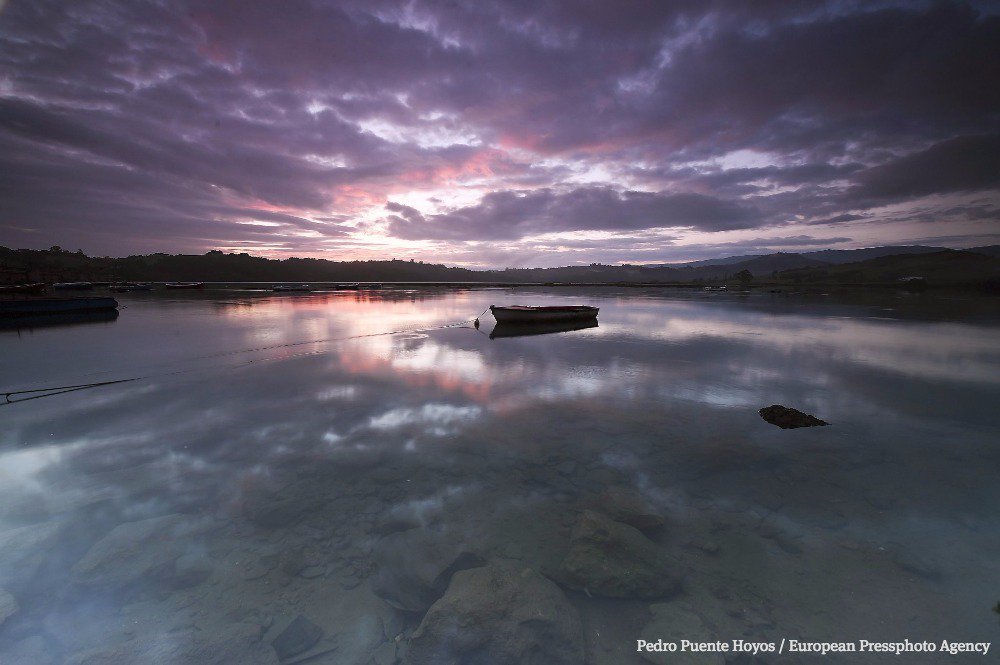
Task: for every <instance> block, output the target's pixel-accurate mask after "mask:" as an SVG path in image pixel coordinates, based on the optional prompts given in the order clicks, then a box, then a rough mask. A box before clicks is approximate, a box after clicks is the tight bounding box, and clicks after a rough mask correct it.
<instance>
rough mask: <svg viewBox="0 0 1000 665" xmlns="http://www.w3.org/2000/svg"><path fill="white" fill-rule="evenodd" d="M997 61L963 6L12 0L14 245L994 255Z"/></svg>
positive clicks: (10, 225)
mask: <svg viewBox="0 0 1000 665" xmlns="http://www.w3.org/2000/svg"><path fill="white" fill-rule="evenodd" d="M998 63H1000V17H998V16H997V12H996V10H995V8H992V7H989V6H985V5H973V4H965V3H949V4H934V5H931V6H926V5H925V4H924V3H921V2H912V3H911V2H905V1H898V2H890V1H888V0H887V1H886V2H880V3H875V4H864V5H858V4H850V3H848V4H844V3H837V2H820V1H819V0H805V1H802V2H778V1H767V2H758V3H741V2H734V1H730V0H722V1H720V2H714V3H707V4H706V3H702V2H694V1H693V0H692V1H687V0H682V1H681V2H670V3H649V2H625V3H621V2H616V3H610V2H608V3H602V2H597V3H584V4H581V3H577V2H569V1H557V0H553V1H546V2H540V3H538V2H530V3H529V2H504V3H461V4H457V5H455V4H442V3H439V2H435V1H431V0H413V1H410V0H407V1H406V2H403V1H402V0H399V1H397V0H370V1H369V0H366V1H364V2H362V1H361V0H341V1H329V2H318V1H317V2H313V1H308V0H289V1H288V2H283V3H281V6H280V8H276V7H274V6H271V5H268V4H266V3H241V2H232V1H228V0H197V1H195V0H191V1H184V0H167V1H164V2H154V1H152V0H148V1H147V0H136V1H135V2H130V3H115V2H110V1H105V0H81V1H75V2H68V1H59V0H39V1H37V2H11V3H7V4H6V5H5V7H4V8H3V10H2V11H0V193H2V196H0V244H4V245H10V246H18V247H21V246H24V247H44V246H48V245H52V244H60V245H63V246H71V247H77V246H79V247H82V248H84V249H85V250H87V251H90V252H95V253H101V254H121V253H134V252H147V251H192V252H194V251H205V250H208V249H213V248H217V247H225V248H230V247H241V246H242V247H255V248H258V249H259V250H260V251H262V252H267V253H272V254H275V255H294V254H308V255H316V256H327V257H330V258H346V257H348V256H350V257H354V256H359V255H365V256H384V255H385V254H386V252H389V253H390V254H396V255H402V254H405V252H407V251H410V250H408V249H407V242H410V241H414V240H420V241H424V244H423V245H422V248H421V249H420V251H421V252H423V254H422V256H421V257H422V258H425V259H433V260H443V261H448V262H464V263H479V264H482V263H484V262H485V261H487V260H490V259H491V257H495V258H497V259H499V258H503V257H501V256H500V255H499V254H496V252H495V251H493V250H490V249H489V248H488V244H489V242H490V241H496V240H504V241H506V242H507V243H509V244H510V248H509V250H507V251H508V254H505V255H504V256H505V257H512V256H521V257H530V258H531V259H532V260H537V261H539V262H540V263H541V262H549V261H550V260H552V261H554V260H557V259H558V260H562V259H564V258H565V256H564V255H562V254H560V252H561V251H562V250H560V249H559V248H560V247H562V248H566V247H570V246H571V245H572V243H576V242H585V243H588V244H587V247H586V253H587V256H586V257H583V258H584V259H585V260H586V261H588V262H589V261H608V260H612V259H613V260H623V261H627V260H636V261H639V260H646V257H648V256H652V255H654V254H655V255H657V256H658V257H659V256H660V255H662V254H663V253H664V252H667V253H668V254H669V253H670V252H673V251H676V252H680V251H681V250H679V249H678V248H679V247H683V246H686V247H693V246H699V247H703V248H706V249H705V251H710V249H708V248H713V247H717V248H718V251H727V250H725V249H724V248H725V247H730V249H732V248H733V247H736V246H744V245H745V246H746V247H779V246H782V245H781V244H780V243H781V241H782V239H783V238H784V239H788V238H796V237H800V236H808V237H809V238H812V237H813V236H812V235H811V234H807V233H806V232H805V231H804V229H806V228H808V229H811V230H813V231H817V230H818V229H821V228H822V227H824V226H829V227H831V229H832V228H835V227H837V226H838V225H839V226H843V225H850V227H851V228H852V232H851V236H852V237H854V238H855V239H854V240H851V241H850V242H854V243H868V244H871V243H875V242H884V243H891V244H899V243H901V242H907V241H912V240H915V239H916V238H917V237H931V236H940V237H949V238H952V237H957V238H961V237H968V238H970V239H971V238H982V237H988V236H989V234H990V233H991V232H993V230H995V224H996V220H997V219H998V211H1000V193H998V190H1000V179H998V178H997V173H1000V164H998V162H997V155H998V154H1000V150H998V147H1000V145H998V139H997V135H996V119H997V117H998V115H1000V64H998ZM400 201H405V202H406V203H405V205H404V204H403V203H400ZM970 211H974V213H973V212H970ZM914 220H919V221H920V223H921V224H922V225H923V227H927V226H933V225H948V230H947V232H945V231H944V230H941V231H940V232H937V231H928V230H926V228H922V229H921V231H919V232H916V231H913V230H912V225H911V226H908V224H912V222H913V221H914ZM853 229H865V231H864V232H858V233H855V232H854V231H853ZM580 232H591V235H592V236H593V235H594V233H593V232H600V234H598V235H601V234H603V236H602V237H603V239H600V240H581V238H580ZM817 233H818V231H817ZM832 234H833V231H832V230H831V231H830V232H829V235H828V236H823V235H822V233H818V234H817V236H816V239H817V242H819V243H820V244H822V243H823V242H826V243H828V244H837V243H844V242H848V241H845V240H844V236H843V234H839V235H836V236H834V235H832ZM907 234H909V235H907ZM963 234H964V235H963ZM539 237H542V238H544V239H545V242H544V243H542V242H541V241H540V240H539ZM595 237H596V236H595ZM674 241H676V244H674ZM734 243H735V244H734ZM741 243H742V244H741ZM956 244H959V245H960V244H962V243H961V242H958V241H956ZM386 247H390V248H391V249H388V250H387V249H386ZM541 248H544V250H543V249H541ZM414 251H416V250H414ZM580 251H583V250H580ZM428 252H429V253H428ZM540 252H542V253H540ZM544 252H549V254H548V255H546V254H544ZM677 255H678V256H680V254H679V253H678V254H677ZM546 256H548V257H549V258H546ZM477 257H478V258H477ZM573 260H580V257H579V256H576V257H573Z"/></svg>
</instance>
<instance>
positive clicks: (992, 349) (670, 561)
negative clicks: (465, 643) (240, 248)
mask: <svg viewBox="0 0 1000 665" xmlns="http://www.w3.org/2000/svg"><path fill="white" fill-rule="evenodd" d="M118 298H119V301H120V302H121V305H122V308H121V312H120V315H119V316H118V318H117V319H116V320H113V321H106V322H94V323H86V324H79V325H73V326H61V327H39V328H31V329H22V330H2V331H0V388H2V390H3V391H8V390H18V389H31V388H38V387H48V386H63V385H75V384H81V383H89V382H97V381H104V380H114V379H120V378H131V377H140V376H141V377H148V378H144V379H141V380H138V381H134V382H130V383H124V384H118V385H111V386H105V387H100V388H94V389H90V390H82V391H77V392H71V393H67V394H63V395H57V396H52V397H47V398H44V399H37V400H31V401H26V402H22V403H18V404H13V405H7V406H2V407H0V589H2V591H0V621H2V624H0V663H4V664H6V663H22V662H23V663H46V662H51V663H62V662H76V663H113V662H141V663H145V662H150V663H152V662H229V661H230V660H231V661H232V662H251V663H257V662H260V663H265V662H277V659H278V654H277V651H280V650H282V649H283V650H284V651H283V655H285V656H286V658H285V661H283V662H296V661H297V660H299V659H300V658H303V657H308V656H315V658H313V659H312V660H309V661H307V662H310V663H337V664H342V663H347V664H354V663H359V664H362V663H364V664H367V663H369V662H378V663H391V662H393V660H394V658H395V654H396V653H397V651H398V653H399V654H400V655H401V656H402V655H404V653H405V649H406V646H407V642H408V639H409V637H410V635H411V634H412V633H413V631H414V630H415V629H416V628H417V626H418V625H419V624H420V622H421V620H422V618H423V615H424V612H425V611H426V609H427V607H428V606H429V605H430V604H431V603H432V602H434V601H435V600H436V598H437V597H438V596H440V595H441V594H442V593H445V589H446V587H447V583H448V579H449V577H450V576H451V574H452V573H453V572H454V571H455V570H459V569H461V568H468V567H470V566H471V567H477V566H480V565H481V564H483V563H487V562H492V561H496V560H501V559H502V560H508V561H513V562H516V563H517V564H518V565H520V566H522V567H530V568H531V569H533V570H536V571H540V572H541V573H542V574H543V575H545V576H547V577H548V578H549V579H554V580H556V581H558V582H560V584H561V586H560V587H559V591H558V592H557V593H559V594H560V598H561V597H562V596H563V595H564V596H565V602H567V603H568V604H569V606H572V608H574V609H573V611H574V612H575V613H578V615H579V621H580V626H581V627H582V628H581V629H580V633H581V635H580V639H579V641H580V644H581V645H582V646H581V647H580V648H581V649H583V650H584V652H585V658H586V662H588V663H602V664H603V663H643V662H647V661H644V660H643V659H642V658H641V657H640V656H638V655H637V654H636V653H635V646H636V643H635V640H636V639H638V638H645V639H649V640H656V639H657V638H663V639H664V640H667V639H682V638H683V639H692V640H706V641H707V640H715V639H718V640H733V639H737V638H740V639H746V640H751V641H768V640H781V639H782V638H793V639H800V640H809V641H820V640H836V641H848V640H851V641H855V640H860V639H869V640H877V641H889V640H901V639H904V638H908V639H910V640H914V641H922V640H930V641H936V642H937V643H940V641H941V640H943V639H947V640H952V641H974V642H982V641H993V642H994V645H993V649H992V650H991V652H990V654H989V657H988V658H986V659H984V658H982V657H981V656H979V657H972V656H966V657H964V658H969V659H971V660H975V661H976V662H985V661H986V660H990V659H992V658H993V655H994V651H1000V644H997V642H1000V640H998V637H1000V616H998V615H997V614H996V613H994V612H993V611H992V608H993V606H994V605H995V604H996V603H997V602H998V601H1000V482H998V481H997V480H998V476H997V470H998V469H1000V436H998V435H1000V422H998V410H997V404H1000V343H998V340H1000V336H998V333H1000V317H998V308H997V305H996V303H997V301H996V300H995V299H984V298H977V297H975V296H942V295H935V294H902V293H899V294H897V293H878V294H870V295H855V296H851V297H849V298H848V297H843V296H836V295H830V296H820V295H813V296H807V295H789V294H763V293H754V294H751V295H749V296H737V295H734V294H716V293H704V292H694V291H692V292H684V291H671V290H654V289H650V290H643V289H612V288H608V289H590V290H584V289H572V290H571V289H561V290H560V289H535V288H518V289H514V290H512V289H476V290H457V289H423V290H421V289H416V290H402V289H400V290H390V289H386V290H383V291H373V292H345V293H336V294H334V293H315V294H283V295H280V296H276V295H273V294H270V293H266V292H251V291H214V290H208V291H206V292H204V293H194V294H190V295H189V294H181V295H178V294H176V293H156V292H154V293H150V294H141V293H140V294H126V295H123V296H118ZM491 303H496V304H567V303H586V304H591V305H596V306H599V307H600V308H601V313H600V318H599V321H600V325H599V326H597V327H594V328H588V329H582V330H575V331H570V332H562V333H555V334H547V335H535V336H518V337H499V336H496V337H494V338H491V337H490V332H491V330H492V328H493V325H492V324H493V321H492V319H491V318H490V317H489V315H487V316H486V317H484V318H483V325H482V327H481V328H480V329H479V330H476V329H474V328H473V327H472V326H471V325H469V324H466V325H465V326H463V327H451V328H441V329H432V328H436V327H438V326H445V325H448V324H456V323H459V322H461V321H463V320H469V319H471V318H472V317H474V316H476V315H477V314H478V313H480V312H482V311H483V310H484V309H485V308H486V307H487V306H488V305H490V304H491ZM388 331H413V332H397V333H396V334H381V333H385V332H388ZM249 349H254V350H252V351H251V350H249ZM770 404H784V405H786V406H792V407H796V408H798V409H801V410H802V411H805V412H807V413H811V414H814V415H816V416H818V417H820V418H822V419H824V420H826V421H828V422H830V423H831V426H829V427H814V428H803V429H796V430H781V429H779V428H777V427H774V426H772V425H770V424H768V423H766V422H764V421H763V420H762V419H761V418H760V416H759V415H758V413H757V411H758V409H760V408H761V407H763V406H767V405H770ZM609 492H611V495H612V496H619V497H620V496H628V497H630V500H631V501H632V502H633V503H635V502H641V503H642V504H644V506H645V509H646V510H647V512H648V513H650V514H652V515H659V516H662V518H663V522H664V523H663V524H662V526H656V525H653V526H652V527H651V528H644V535H642V536H641V537H642V538H643V539H646V538H648V540H649V541H652V542H650V543H648V545H649V546H650V547H655V548H658V549H657V552H659V554H657V556H660V555H661V554H662V557H663V558H659V559H657V561H659V562H661V563H662V562H666V565H665V566H664V570H663V576H664V578H667V577H669V578H671V579H676V580H677V582H678V586H677V587H676V588H675V589H674V590H673V591H671V592H669V593H666V592H665V593H663V594H661V595H662V597H634V596H635V594H633V597H625V598H608V597H604V595H605V594H602V593H601V592H600V590H598V592H596V593H595V592H593V591H592V590H591V589H590V588H589V587H585V588H582V587H580V586H579V585H577V586H574V585H573V584H570V583H567V582H565V579H564V575H563V573H560V570H561V568H560V567H561V566H564V565H565V563H564V562H565V559H566V557H567V556H568V554H567V553H568V551H569V550H570V549H571V548H572V543H573V539H574V534H575V533H578V529H579V528H580V527H579V524H580V520H581V519H582V518H581V516H582V515H586V514H589V513H585V511H588V510H595V511H597V512H601V511H605V512H608V511H609V509H610V508H609V504H608V501H609V499H608V496H609ZM623 519H624V518H623ZM619 523H620V522H619ZM619 523H616V524H619ZM615 528H617V527H615ZM628 528H629V529H631V527H628ZM629 533H633V532H631V531H630V532H629ZM634 534H638V531H636V532H634ZM629 537H630V538H632V536H629ZM635 537H636V538H638V537H640V536H639V535H635ZM644 542H645V541H644ZM643 547H645V545H643ZM457 575H460V574H456V579H457ZM545 584H549V583H548V582H545ZM595 588H596V587H595ZM449 593H450V592H449ZM559 602H563V601H562V600H559ZM435 607H437V606H435ZM299 615H301V616H303V617H304V618H305V620H306V621H307V622H308V623H307V624H303V623H301V622H300V623H299V624H298V627H299V628H301V626H302V625H306V626H307V627H308V629H307V630H304V631H302V630H299V631H298V632H299V633H302V634H299V635H297V634H292V633H295V630H290V631H289V630H286V629H287V628H288V627H289V624H290V623H292V621H293V620H294V619H296V617H298V616H299ZM490 616H494V615H490ZM494 618H495V617H494ZM491 620H492V619H491ZM313 626H318V627H319V629H321V630H322V634H321V636H320V637H319V638H318V640H317V639H314V638H315V637H316V633H315V629H314V628H313ZM289 635H291V636H290V637H289ZM280 636H284V637H283V639H282V640H279V641H278V646H277V647H276V646H273V643H275V640H276V639H278V638H279V637H280ZM293 638H294V639H293ZM455 640H456V642H455V645H456V646H455V648H456V649H458V648H459V646H458V641H459V640H461V636H460V635H458V634H456V637H455ZM289 645H291V646H289ZM439 646H440V645H439ZM296 649H298V651H297V652H296V651H295V650H296ZM293 652H294V653H293ZM219 654H223V655H221V656H220V655H219ZM410 657H411V658H412V657H413V656H412V654H411V656H410ZM213 658H214V660H213ZM442 658H444V657H442ZM711 658H712V656H711V655H710V656H709V659H707V660H704V661H697V662H723V661H722V660H719V659H718V658H716V659H715V660H712V659H711ZM886 658H887V657H885V656H883V657H882V658H881V659H875V660H873V662H876V661H877V662H882V661H883V660H885V659H886ZM888 658H889V659H890V660H891V658H892V657H891V656H890V657H888ZM905 658H907V662H939V661H940V659H941V658H942V656H941V655H940V654H936V655H931V656H925V657H924V658H925V660H921V657H920V656H906V657H905ZM780 660H781V659H780V658H776V657H773V656H767V657H765V658H764V659H763V660H762V661H754V660H752V659H748V658H746V657H743V659H742V660H740V659H733V657H732V656H730V662H772V661H780ZM813 660H816V661H817V662H819V661H820V659H819V658H817V657H814V658H813ZM957 660H958V661H962V660H963V657H962V656H959V657H958V658H957ZM803 661H807V662H811V661H809V659H808V658H802V657H798V658H792V659H791V660H788V661H787V662H803ZM441 662H447V660H445V659H443V660H442V661H441ZM539 662H541V661H539ZM550 662H555V661H553V660H552V659H550ZM654 662H665V661H656V660H654ZM691 662H695V661H691ZM822 662H865V659H864V658H858V657H856V656H855V657H853V658H852V657H845V658H844V659H843V660H840V661H839V660H838V658H837V657H836V656H829V657H827V658H826V659H822ZM949 662H950V661H949Z"/></svg>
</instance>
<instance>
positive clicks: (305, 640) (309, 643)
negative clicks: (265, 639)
mask: <svg viewBox="0 0 1000 665" xmlns="http://www.w3.org/2000/svg"><path fill="white" fill-rule="evenodd" d="M321 637H323V629H322V628H320V627H319V626H317V625H316V624H314V623H313V622H312V621H310V620H309V619H307V618H305V617H304V616H302V615H301V614H300V615H298V616H297V617H295V619H293V620H292V622H291V623H290V624H288V627H287V628H285V629H284V630H283V631H281V634H280V635H278V636H277V637H276V638H274V640H272V641H271V646H272V647H274V651H275V652H276V653H277V654H278V658H280V659H281V660H285V659H286V658H291V657H292V656H297V655H298V654H300V653H302V652H303V651H308V650H309V649H312V648H313V647H314V646H316V643H317V642H319V640H320V638H321Z"/></svg>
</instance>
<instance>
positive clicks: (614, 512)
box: [595, 487, 664, 531]
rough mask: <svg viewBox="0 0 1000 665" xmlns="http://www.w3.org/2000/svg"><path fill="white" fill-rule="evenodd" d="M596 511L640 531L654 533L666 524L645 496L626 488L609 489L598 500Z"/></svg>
mask: <svg viewBox="0 0 1000 665" xmlns="http://www.w3.org/2000/svg"><path fill="white" fill-rule="evenodd" d="M597 503H598V505H597V506H596V507H595V510H597V511H598V512H602V513H604V514H605V515H607V516H608V517H610V518H611V519H613V520H615V521H616V522H624V523H625V524H628V525H629V526H634V527H635V528H636V529H639V531H653V530H654V529H658V528H660V527H661V526H663V524H664V520H663V517H662V516H660V515H658V514H656V512H655V511H654V510H653V508H652V506H650V503H649V501H647V500H646V498H645V497H644V496H642V495H641V494H639V493H638V492H635V491H633V490H630V489H627V488H625V487H609V488H608V489H606V490H605V491H604V492H602V493H601V495H600V496H599V497H598V498H597Z"/></svg>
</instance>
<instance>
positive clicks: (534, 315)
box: [490, 305, 598, 323]
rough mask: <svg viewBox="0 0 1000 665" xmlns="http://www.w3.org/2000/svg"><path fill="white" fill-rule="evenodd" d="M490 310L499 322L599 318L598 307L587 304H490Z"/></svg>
mask: <svg viewBox="0 0 1000 665" xmlns="http://www.w3.org/2000/svg"><path fill="white" fill-rule="evenodd" d="M490 312H492V313H493V317H494V318H495V319H496V320H497V323H532V322H551V321H579V320H586V319H596V318H597V312H598V308H597V307H589V306H587V305H562V306H555V307H531V306H528V305H511V306H509V307H497V306H496V305H490Z"/></svg>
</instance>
